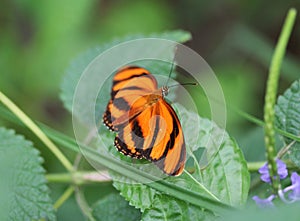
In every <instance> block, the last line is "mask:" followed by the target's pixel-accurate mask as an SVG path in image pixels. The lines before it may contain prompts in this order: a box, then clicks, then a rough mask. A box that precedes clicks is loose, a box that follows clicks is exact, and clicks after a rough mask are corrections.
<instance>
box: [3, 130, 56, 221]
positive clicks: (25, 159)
mask: <svg viewBox="0 0 300 221" xmlns="http://www.w3.org/2000/svg"><path fill="white" fill-rule="evenodd" d="M0 153H1V154H0V174H1V177H2V178H1V179H0V198H1V202H0V217H1V220H39V219H47V220H55V219H56V218H55V214H54V209H53V206H52V202H51V199H50V196H49V189H48V187H47V185H46V179H45V170H44V169H43V167H42V166H41V163H42V162H43V159H42V158H41V157H40V156H39V152H38V151H37V150H36V149H34V148H33V147H32V144H31V143H30V142H29V141H26V140H25V139H24V138H23V137H21V136H19V135H15V133H14V132H13V131H12V130H7V129H4V128H0Z"/></svg>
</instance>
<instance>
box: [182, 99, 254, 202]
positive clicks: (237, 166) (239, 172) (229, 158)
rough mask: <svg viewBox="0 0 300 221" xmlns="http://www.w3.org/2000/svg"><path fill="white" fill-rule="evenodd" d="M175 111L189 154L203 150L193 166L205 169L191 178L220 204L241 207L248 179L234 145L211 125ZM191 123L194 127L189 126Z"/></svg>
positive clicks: (247, 189) (245, 164) (244, 198)
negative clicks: (198, 164) (199, 174)
mask: <svg viewBox="0 0 300 221" xmlns="http://www.w3.org/2000/svg"><path fill="white" fill-rule="evenodd" d="M177 107H178V109H179V112H180V114H179V116H180V118H181V122H182V127H183V131H184V135H185V139H186V141H187V142H186V143H187V147H188V148H191V150H192V151H197V149H198V148H199V147H204V148H205V150H206V151H205V152H204V154H203V155H204V156H203V155H202V156H201V159H200V161H199V162H197V163H200V165H201V164H204V163H203V162H201V161H204V162H206V163H207V164H208V165H207V166H206V167H205V168H204V169H203V170H202V173H201V176H200V177H199V176H198V175H197V174H195V175H194V176H195V178H196V179H197V180H201V181H202V182H203V183H202V184H203V185H204V186H205V187H206V188H207V189H208V190H209V191H210V192H211V193H212V194H213V195H215V196H216V197H217V198H218V199H219V200H221V201H222V202H225V203H227V204H230V205H232V206H240V205H243V204H244V203H245V202H246V200H247V196H248V191H249V186H250V175H249V172H248V169H247V162H246V160H245V159H244V156H243V154H242V151H241V150H240V148H239V147H238V145H237V143H236V142H235V141H234V140H233V139H232V138H230V136H229V135H228V134H227V132H226V131H225V130H224V129H222V128H219V127H218V126H217V125H216V124H215V123H214V122H212V121H209V120H208V119H205V118H201V117H200V116H199V115H198V114H195V113H193V112H190V111H187V110H186V109H185V108H183V107H182V106H181V105H178V104H177ZM191 122H194V123H195V122H196V123H197V124H198V125H197V126H191ZM197 133H199V134H200V136H199V137H198V136H197Z"/></svg>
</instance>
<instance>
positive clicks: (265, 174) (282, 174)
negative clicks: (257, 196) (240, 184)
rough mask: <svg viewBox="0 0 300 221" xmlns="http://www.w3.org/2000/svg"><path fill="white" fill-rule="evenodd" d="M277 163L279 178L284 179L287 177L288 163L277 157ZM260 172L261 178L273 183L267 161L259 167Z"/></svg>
mask: <svg viewBox="0 0 300 221" xmlns="http://www.w3.org/2000/svg"><path fill="white" fill-rule="evenodd" d="M276 164H277V174H278V175H279V178H280V179H281V180H282V179H284V178H286V177H287V175H288V171H287V169H286V164H285V163H284V162H283V161H281V160H279V159H276ZM258 172H259V173H260V174H261V176H260V179H261V180H262V181H264V182H266V183H271V177H270V174H269V168H268V164H267V163H265V165H263V166H262V167H261V168H259V170H258Z"/></svg>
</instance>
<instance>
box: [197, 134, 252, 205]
mask: <svg viewBox="0 0 300 221" xmlns="http://www.w3.org/2000/svg"><path fill="white" fill-rule="evenodd" d="M202 178H203V182H204V185H205V186H206V187H207V188H208V189H209V190H210V191H212V193H214V194H215V195H216V196H217V197H218V198H219V199H220V200H221V201H222V202H226V203H227V204H230V205H232V206H241V205H243V204H244V203H245V202H246V200H247V196H248V191H249V187H250V175H249V172H248V169H247V163H246V161H245V159H244V157H243V154H242V151H241V150H240V148H239V147H238V145H237V143H236V142H235V141H234V140H233V139H231V138H230V137H227V138H225V140H224V142H223V143H222V145H221V148H220V150H219V151H218V153H217V155H216V156H215V158H214V159H213V161H212V162H211V163H210V164H209V165H208V167H207V168H205V170H203V172H202Z"/></svg>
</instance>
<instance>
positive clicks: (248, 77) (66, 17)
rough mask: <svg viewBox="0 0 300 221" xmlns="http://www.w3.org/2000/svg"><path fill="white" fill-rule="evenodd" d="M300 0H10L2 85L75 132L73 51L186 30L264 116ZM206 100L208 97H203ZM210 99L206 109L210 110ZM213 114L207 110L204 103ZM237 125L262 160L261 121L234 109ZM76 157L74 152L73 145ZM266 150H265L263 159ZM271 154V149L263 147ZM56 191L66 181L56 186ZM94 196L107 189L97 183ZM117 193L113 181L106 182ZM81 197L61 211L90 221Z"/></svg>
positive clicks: (299, 41)
mask: <svg viewBox="0 0 300 221" xmlns="http://www.w3.org/2000/svg"><path fill="white" fill-rule="evenodd" d="M299 6H300V1H299V0H298V1H295V0H294V1H292V0H290V1H288V0H287V1H271V0H265V1H260V0H251V1H250V0H248V1H238V0H227V1H216V0H212V1H209V2H208V1H196V0H186V1H183V0H181V1H179V0H175V1H171V0H160V1H158V0H152V1H150V0H149V1H145V0H139V1H138V0H132V1H121V0H111V1H99V0H89V1H86V0H72V1H71V0H65V1H59V0H52V1H30V0H24V1H20V0H11V1H9V0H6V1H5V0H2V1H1V7H0V89H1V91H3V92H4V93H5V94H6V95H7V96H8V97H10V98H11V99H12V100H13V101H15V102H16V103H17V104H18V105H19V106H20V107H21V108H22V109H23V110H24V111H25V112H26V113H27V114H28V115H29V116H31V117H32V118H33V119H35V120H38V121H41V122H44V123H46V124H48V125H50V126H52V127H54V128H56V129H57V130H60V131H62V132H64V133H67V134H70V135H71V134H72V126H71V117H70V115H69V114H68V113H67V112H66V111H65V110H64V108H63V105H62V103H61V101H60V100H59V93H60V84H61V79H62V77H63V75H64V73H65V70H66V68H67V67H68V66H69V64H70V63H71V61H72V59H74V58H75V57H77V56H78V55H79V54H80V53H82V52H84V51H86V50H87V49H89V48H92V47H94V46H96V45H99V44H101V43H103V42H105V41H108V40H111V39H113V38H116V37H121V36H124V35H127V34H133V33H145V34H147V33H153V32H163V31H165V30H173V29H183V30H186V31H189V32H191V33H192V36H193V39H192V40H191V41H190V42H188V43H187V45H188V46H189V47H191V48H192V49H194V50H195V51H197V52H198V53H199V54H200V55H201V56H202V57H203V58H204V59H205V60H206V61H207V62H208V63H209V65H210V66H211V67H212V69H213V70H214V71H215V73H216V74H217V76H218V78H219V80H220V82H221V84H222V87H223V90H224V93H225V97H226V100H227V104H228V105H229V106H231V107H234V106H236V107H238V108H240V109H242V110H244V111H246V112H247V113H250V114H252V115H254V116H257V117H259V118H262V110H263V102H264V98H263V96H264V90H265V81H266V78H267V73H268V65H269V62H270V59H271V55H272V52H273V49H274V45H275V43H276V41H277V37H278V34H279V32H280V29H281V26H282V23H283V21H284V18H285V16H286V13H287V11H288V9H289V8H290V7H295V8H299ZM299 27H300V23H299V16H298V19H297V21H296V25H295V29H294V31H293V33H292V36H291V40H290V43H289V45H288V50H287V56H286V58H285V61H284V65H283V69H282V77H281V81H280V87H279V92H280V93H282V92H283V91H284V90H285V89H286V88H287V87H288V86H289V85H290V84H291V82H292V81H294V80H296V79H298V78H299V76H300V74H299V69H300V65H299V58H300V28H299ZM200 105H201V104H200ZM207 108H208V107H203V109H204V110H205V109H207ZM204 115H205V111H204ZM0 123H1V124H4V125H6V126H7V127H11V128H15V129H16V130H17V131H18V132H19V133H23V134H25V135H27V137H28V139H31V140H34V142H35V146H36V147H37V148H38V149H40V150H41V152H42V155H43V157H44V158H45V168H46V169H47V170H48V171H50V172H58V171H63V169H62V168H61V167H60V165H57V164H58V163H57V161H56V159H54V156H53V155H52V154H51V153H50V152H49V151H48V150H47V149H46V148H44V147H43V145H42V144H41V143H40V142H39V141H38V140H36V139H34V137H33V136H32V135H31V133H29V132H27V131H26V130H24V129H22V128H18V127H16V126H15V125H10V124H9V123H8V122H2V121H1V119H0ZM227 130H228V131H229V133H230V134H231V135H232V136H233V137H234V138H235V139H237V141H238V143H239V144H240V146H241V147H242V148H243V150H244V151H245V154H246V158H247V159H248V160H258V158H257V155H258V154H257V153H253V151H251V148H254V147H255V149H256V150H257V149H258V147H261V148H260V149H261V150H262V151H263V138H262V137H263V134H262V130H261V128H257V127H256V125H254V124H251V123H249V122H248V121H247V120H246V119H244V118H243V117H241V116H240V115H238V114H236V113H235V112H233V111H232V110H230V109H229V110H228V124H227ZM67 154H68V155H70V156H69V157H74V156H73V154H72V153H67ZM255 156H256V158H255ZM260 156H262V158H263V153H262V154H261V155H260ZM51 186H53V187H54V188H53V190H52V192H53V198H54V199H56V198H57V197H58V196H59V194H60V193H61V191H63V190H64V188H65V185H57V184H52V185H51ZM89 191H90V192H91V194H90V195H91V196H93V193H94V192H97V193H98V194H106V192H102V193H99V192H101V191H102V190H101V188H99V187H98V186H97V187H95V186H94V187H91V188H89ZM105 191H107V188H105ZM73 204H75V201H74V199H70V200H69V201H68V202H67V203H66V204H64V205H63V207H62V208H60V209H59V211H58V212H59V217H60V218H61V219H62V220H68V218H70V217H72V218H73V220H75V219H74V218H77V220H82V219H83V217H82V215H81V213H80V211H79V209H77V210H75V211H74V207H73Z"/></svg>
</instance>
